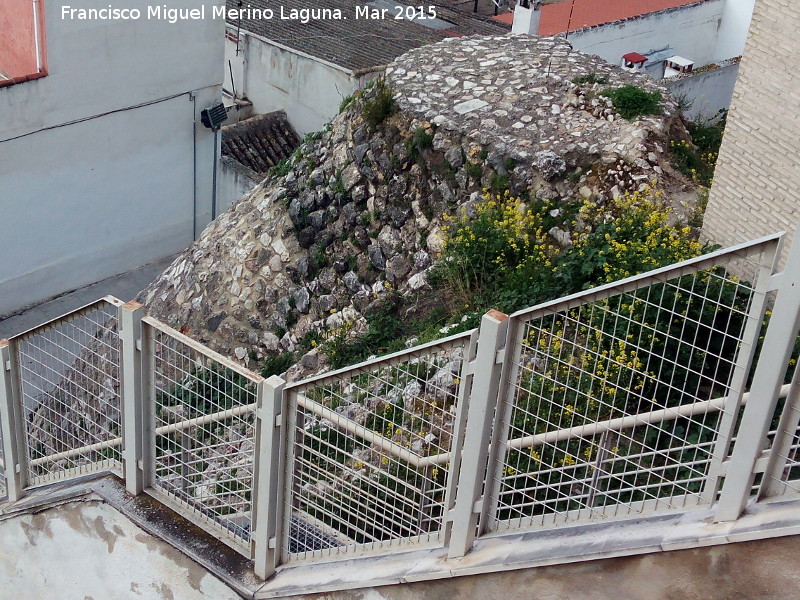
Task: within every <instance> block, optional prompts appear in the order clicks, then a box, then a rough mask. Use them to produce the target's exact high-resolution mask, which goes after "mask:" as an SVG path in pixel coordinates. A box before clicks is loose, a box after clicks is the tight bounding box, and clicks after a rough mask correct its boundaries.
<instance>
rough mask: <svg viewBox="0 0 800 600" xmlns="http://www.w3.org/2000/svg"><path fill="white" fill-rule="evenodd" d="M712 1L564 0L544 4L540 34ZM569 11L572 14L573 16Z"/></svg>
mask: <svg viewBox="0 0 800 600" xmlns="http://www.w3.org/2000/svg"><path fill="white" fill-rule="evenodd" d="M707 1H709V0H574V7H573V1H572V0H565V1H564V2H559V3H558V4H548V5H546V6H542V20H541V22H540V23H539V35H557V34H559V33H565V32H566V31H567V30H568V29H569V31H575V30H576V29H583V28H584V27H595V26H597V25H603V24H605V23H613V22H614V21H623V20H625V19H631V18H633V17H639V16H641V15H647V14H650V13H654V12H659V11H661V10H667V9H670V8H678V7H680V6H686V5H687V4H698V3H699V2H707ZM570 12H572V16H571V17H570ZM513 19H514V13H507V14H505V15H499V16H498V17H497V20H498V21H500V22H503V23H508V24H510V23H511V21H512V20H513Z"/></svg>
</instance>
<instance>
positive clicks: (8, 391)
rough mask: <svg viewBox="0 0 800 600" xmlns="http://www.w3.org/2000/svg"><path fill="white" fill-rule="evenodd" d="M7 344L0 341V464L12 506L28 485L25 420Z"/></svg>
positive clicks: (10, 351) (10, 352)
mask: <svg viewBox="0 0 800 600" xmlns="http://www.w3.org/2000/svg"><path fill="white" fill-rule="evenodd" d="M13 355H14V353H13V348H12V347H11V346H10V345H9V342H8V340H0V427H2V433H3V461H4V463H5V464H4V467H5V477H6V493H7V495H8V499H9V501H11V502H15V501H17V500H19V499H20V498H22V496H23V495H24V493H25V491H24V490H25V486H26V484H27V474H28V467H27V450H26V448H25V431H24V429H23V428H24V427H25V419H24V418H23V417H22V407H21V405H20V402H19V394H18V391H17V390H18V388H17V385H16V381H15V379H16V378H15V372H16V363H15V361H14V360H13Z"/></svg>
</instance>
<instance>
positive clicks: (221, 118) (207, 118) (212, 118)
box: [200, 102, 228, 131]
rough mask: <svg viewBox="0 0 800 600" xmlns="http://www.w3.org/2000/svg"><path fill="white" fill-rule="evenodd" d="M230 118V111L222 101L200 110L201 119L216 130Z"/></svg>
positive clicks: (204, 123)
mask: <svg viewBox="0 0 800 600" xmlns="http://www.w3.org/2000/svg"><path fill="white" fill-rule="evenodd" d="M227 118H228V111H227V110H225V105H224V104H222V102H220V103H218V104H214V105H213V106H209V107H208V108H204V109H203V110H202V111H201V112H200V121H201V122H202V123H203V125H205V126H206V127H208V128H209V129H213V130H214V131H216V130H217V129H219V128H220V126H221V125H222V124H223V123H224V122H225V120H226V119H227Z"/></svg>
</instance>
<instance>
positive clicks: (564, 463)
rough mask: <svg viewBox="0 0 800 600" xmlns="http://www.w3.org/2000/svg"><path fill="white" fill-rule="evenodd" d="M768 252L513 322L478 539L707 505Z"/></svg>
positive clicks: (611, 290) (605, 292) (744, 254)
mask: <svg viewBox="0 0 800 600" xmlns="http://www.w3.org/2000/svg"><path fill="white" fill-rule="evenodd" d="M774 249H775V245H774V243H769V244H763V243H762V244H755V245H752V246H744V247H742V248H740V249H738V250H737V251H733V252H729V253H717V254H715V255H713V256H712V257H709V258H706V259H703V260H694V261H688V262H687V263H685V264H682V265H676V266H675V267H673V268H668V269H661V270H659V271H656V272H653V274H646V275H644V276H640V277H635V278H631V279H629V280H626V281H625V282H621V283H619V284H612V285H609V286H605V287H604V288H599V289H598V290H597V291H590V292H586V293H584V294H578V295H576V296H574V297H572V298H569V299H564V300H562V301H556V302H552V303H549V304H546V305H543V306H542V307H538V308H533V309H529V310H527V311H522V312H520V313H517V314H516V315H512V327H513V337H512V344H513V348H512V351H511V356H512V361H513V362H512V365H513V366H512V367H511V369H510V370H509V379H508V381H507V394H506V397H505V401H504V402H505V404H504V407H503V409H502V410H501V411H500V412H501V415H502V416H501V420H500V423H499V427H500V430H499V432H501V433H499V439H500V440H501V442H502V443H503V444H504V448H502V449H501V450H500V451H499V453H498V455H497V461H496V464H495V465H494V468H493V469H491V470H490V473H491V474H492V476H493V480H492V481H491V482H490V484H489V487H490V490H491V494H490V496H491V504H490V510H489V513H488V514H489V522H488V523H487V524H486V529H487V530H497V529H504V528H513V527H524V526H541V525H548V524H554V523H562V522H566V521H573V520H578V519H590V518H595V517H609V516H618V515H619V516H621V515H625V514H628V513H631V512H634V511H635V512H642V511H646V510H647V511H650V510H664V509H670V508H678V507H685V506H688V505H692V504H699V503H708V502H711V501H712V500H713V498H714V496H715V493H716V487H717V485H718V478H719V473H718V469H717V468H716V466H718V464H719V463H720V462H721V461H722V459H723V458H724V457H725V456H727V452H728V439H729V436H730V435H731V433H732V429H733V427H734V426H735V424H736V415H737V414H738V409H739V400H740V396H741V392H742V388H743V385H744V379H745V374H746V371H747V368H748V365H749V361H750V358H751V357H752V353H753V350H754V348H753V346H754V344H755V342H756V340H757V337H758V330H759V325H760V322H761V318H762V311H763V308H764V300H765V292H764V289H765V284H764V281H763V279H764V278H765V276H766V275H769V272H770V269H769V267H770V266H771V264H772V257H773V256H774ZM739 273H751V274H752V275H753V276H754V277H758V276H760V277H761V278H762V281H761V282H759V285H758V286H756V285H754V284H753V283H751V282H749V281H746V280H744V279H741V278H739V277H738V276H737V275H734V274H739ZM757 287H758V291H756V288H757Z"/></svg>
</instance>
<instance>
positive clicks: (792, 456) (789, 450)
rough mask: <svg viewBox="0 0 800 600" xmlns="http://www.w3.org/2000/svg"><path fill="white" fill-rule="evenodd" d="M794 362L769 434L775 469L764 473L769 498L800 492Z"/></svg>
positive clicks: (799, 386)
mask: <svg viewBox="0 0 800 600" xmlns="http://www.w3.org/2000/svg"><path fill="white" fill-rule="evenodd" d="M796 361H797V359H795V358H792V362H793V363H794V364H793V365H792V366H794V377H793V381H792V383H791V386H790V387H789V391H788V393H787V394H786V397H785V398H784V397H781V398H780V399H779V401H778V406H777V407H776V409H775V414H774V415H773V419H772V427H771V430H770V432H769V435H768V440H769V445H770V453H775V454H777V456H775V457H774V461H775V465H776V467H775V469H774V470H773V471H772V472H771V473H768V474H766V478H767V480H766V481H764V485H766V486H767V488H768V490H765V491H768V495H772V496H774V495H781V494H798V493H800V368H798V367H797V366H796Z"/></svg>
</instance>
